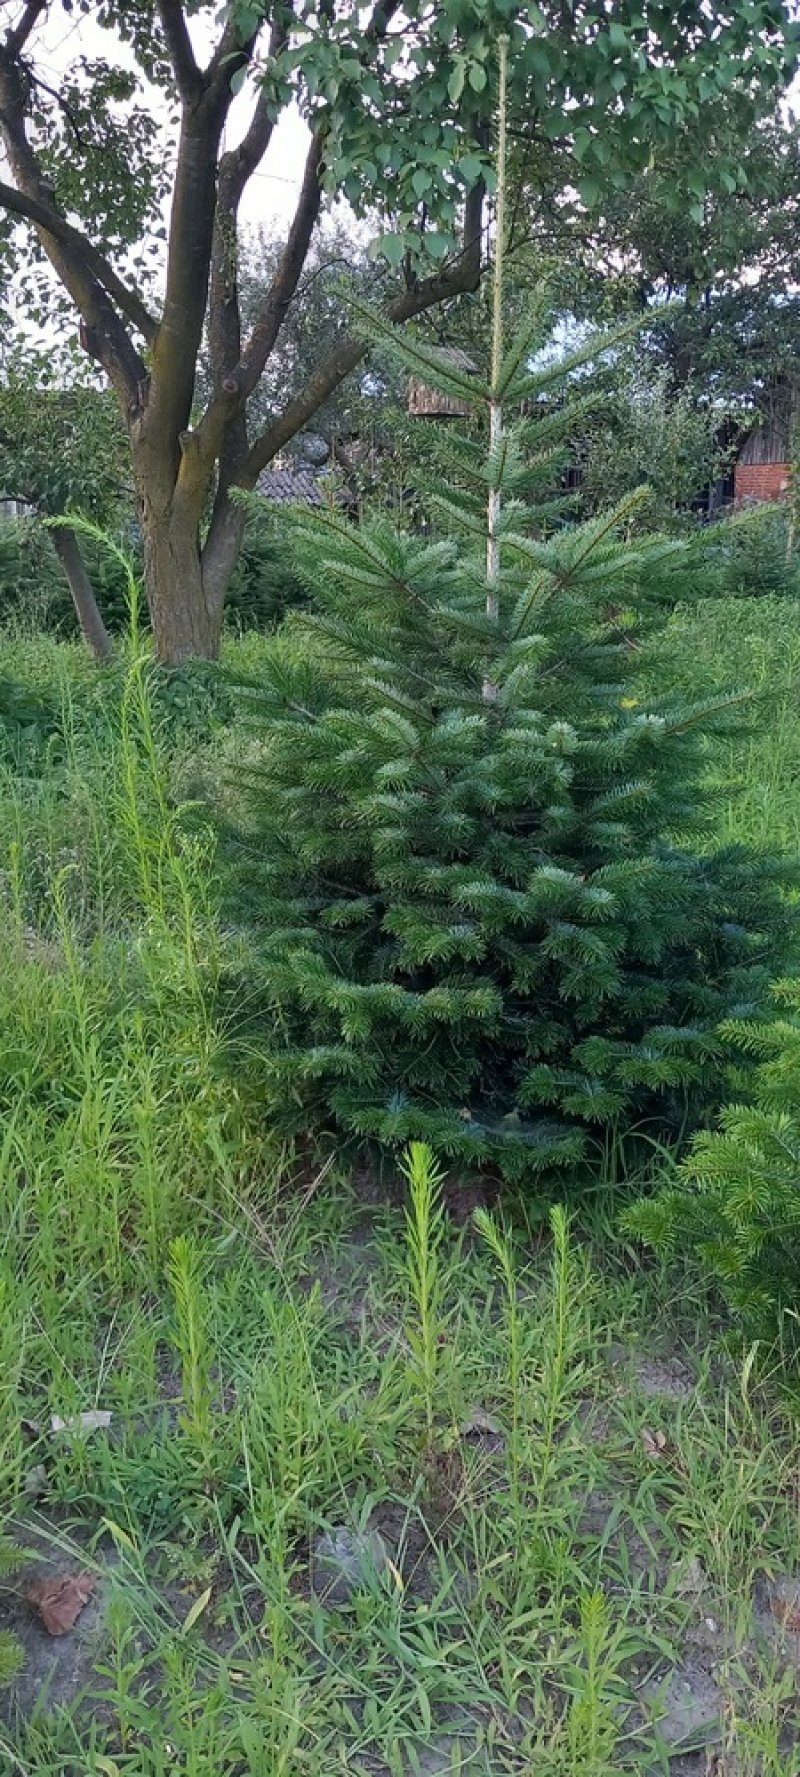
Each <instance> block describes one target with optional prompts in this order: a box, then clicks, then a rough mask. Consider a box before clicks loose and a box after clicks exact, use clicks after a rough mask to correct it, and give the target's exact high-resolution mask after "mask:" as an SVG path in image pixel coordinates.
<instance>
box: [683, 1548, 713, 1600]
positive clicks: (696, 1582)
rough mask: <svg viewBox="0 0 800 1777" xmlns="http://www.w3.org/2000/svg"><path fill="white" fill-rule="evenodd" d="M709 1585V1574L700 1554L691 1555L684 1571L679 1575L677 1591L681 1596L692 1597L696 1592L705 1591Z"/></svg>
mask: <svg viewBox="0 0 800 1777" xmlns="http://www.w3.org/2000/svg"><path fill="white" fill-rule="evenodd" d="M707 1585H708V1575H707V1573H706V1570H705V1568H704V1566H703V1563H702V1561H701V1560H700V1556H699V1555H690V1556H689V1559H688V1561H687V1562H686V1564H685V1566H684V1568H683V1571H682V1573H681V1574H680V1575H679V1578H678V1583H677V1588H676V1589H677V1592H678V1596H679V1597H680V1598H690V1597H691V1596H692V1595H693V1594H694V1593H698V1592H704V1591H705V1590H706V1587H707Z"/></svg>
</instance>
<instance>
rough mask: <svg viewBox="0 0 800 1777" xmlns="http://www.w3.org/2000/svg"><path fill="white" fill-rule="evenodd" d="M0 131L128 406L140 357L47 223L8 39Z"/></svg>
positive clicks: (54, 260) (89, 274)
mask: <svg viewBox="0 0 800 1777" xmlns="http://www.w3.org/2000/svg"><path fill="white" fill-rule="evenodd" d="M29 10H30V9H29ZM0 135H2V138H3V142H4V144H5V148H6V152H7V154H8V159H9V164H10V167H11V172H12V176H13V178H14V180H15V181H16V185H17V188H18V190H19V191H20V192H22V193H24V194H25V196H26V197H28V198H31V199H33V200H34V201H35V202H36V203H37V204H38V205H40V206H42V207H43V208H44V209H45V211H47V212H48V222H47V223H46V224H43V223H41V222H35V223H34V226H35V227H36V228H37V229H38V231H39V238H40V240H41V243H42V246H43V248H44V251H45V253H46V254H47V257H48V259H49V260H50V263H51V265H53V267H54V268H55V270H56V272H57V273H58V276H59V277H60V279H61V282H62V284H64V285H65V287H66V289H67V290H68V291H69V294H70V296H71V297H72V299H73V302H74V303H75V306H76V308H77V309H78V312H79V314H80V315H81V317H82V319H83V322H84V325H85V327H86V330H87V335H90V336H91V339H92V349H93V352H94V354H95V356H96V357H97V358H98V359H99V360H100V362H101V363H102V364H103V367H104V369H105V370H106V372H107V375H108V377H109V379H110V381H111V382H112V383H113V385H114V388H115V389H116V391H117V394H118V396H119V398H120V401H121V403H122V404H123V407H125V408H126V409H131V408H132V407H135V405H136V404H137V402H138V399H139V391H140V389H141V387H142V384H143V382H144V379H145V366H144V363H143V360H142V358H141V356H140V354H139V352H137V350H136V347H135V346H134V344H133V341H132V339H131V337H130V335H129V333H128V331H127V329H126V327H125V326H124V324H123V322H122V321H121V319H120V317H119V315H118V314H117V312H116V310H115V309H114V308H113V307H112V304H111V302H110V300H109V296H108V293H107V291H106V289H105V286H104V284H103V282H101V280H100V277H99V276H98V275H97V274H96V273H95V272H94V271H93V270H90V269H89V266H88V265H87V262H86V258H85V254H84V252H83V249H82V248H81V249H79V248H78V247H76V246H75V245H74V244H73V243H66V242H64V241H63V239H59V237H58V235H57V234H55V233H53V232H52V228H51V223H52V219H53V216H54V215H55V214H56V213H55V212H53V209H52V201H51V193H50V188H49V186H48V185H47V183H46V181H45V179H44V178H43V176H42V172H41V169H40V167H39V163H38V161H37V159H36V155H35V154H34V152H33V149H32V148H31V145H30V142H29V141H28V137H27V134H26V120H25V82H24V79H23V74H22V69H21V67H20V64H19V60H18V58H17V56H16V55H15V54H13V53H12V52H11V51H10V50H9V48H8V45H7V42H6V43H4V44H3V45H2V46H0ZM107 269H110V268H107Z"/></svg>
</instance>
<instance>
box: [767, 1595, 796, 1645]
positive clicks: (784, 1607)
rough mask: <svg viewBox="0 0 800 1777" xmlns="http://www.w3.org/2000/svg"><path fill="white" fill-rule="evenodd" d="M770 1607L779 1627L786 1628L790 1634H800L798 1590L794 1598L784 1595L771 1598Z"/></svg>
mask: <svg viewBox="0 0 800 1777" xmlns="http://www.w3.org/2000/svg"><path fill="white" fill-rule="evenodd" d="M770 1607H771V1610H772V1614H773V1616H774V1617H776V1618H777V1620H778V1622H779V1623H780V1625H781V1628H783V1629H788V1630H789V1631H790V1633H791V1634H792V1635H798V1634H800V1590H798V1592H797V1593H796V1595H795V1597H794V1598H791V1597H789V1598H787V1597H786V1596H785V1595H784V1596H783V1597H781V1596H780V1595H778V1596H775V1597H773V1598H771V1599H770Z"/></svg>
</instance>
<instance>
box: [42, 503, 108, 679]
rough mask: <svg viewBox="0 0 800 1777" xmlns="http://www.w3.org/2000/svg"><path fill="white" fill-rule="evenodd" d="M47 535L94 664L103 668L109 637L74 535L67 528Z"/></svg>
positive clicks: (56, 529) (55, 529) (55, 527)
mask: <svg viewBox="0 0 800 1777" xmlns="http://www.w3.org/2000/svg"><path fill="white" fill-rule="evenodd" d="M50 535H51V537H52V539H53V548H54V549H55V552H56V555H57V556H58V559H59V561H60V563H61V566H62V568H63V569H64V573H65V575H66V578H67V582H68V585H69V589H70V592H71V593H72V603H73V605H74V606H75V614H76V616H77V619H78V622H79V624H80V626H81V630H82V632H83V637H84V640H85V641H86V642H87V643H88V646H89V648H90V649H91V652H92V653H93V655H94V657H95V660H97V661H99V662H100V664H101V665H102V664H103V663H104V662H105V661H107V660H110V658H111V653H112V642H111V637H110V635H109V633H108V630H107V629H106V626H105V624H104V622H103V619H102V617H101V615H100V608H99V605H98V603H97V599H96V598H95V596H94V590H93V588H92V583H91V580H90V579H89V575H88V573H87V572H86V563H85V561H84V559H83V555H82V553H81V547H80V544H79V542H78V539H77V537H76V535H75V532H74V531H73V530H71V529H70V527H69V525H61V524H60V525H54V526H53V528H52V530H51V532H50Z"/></svg>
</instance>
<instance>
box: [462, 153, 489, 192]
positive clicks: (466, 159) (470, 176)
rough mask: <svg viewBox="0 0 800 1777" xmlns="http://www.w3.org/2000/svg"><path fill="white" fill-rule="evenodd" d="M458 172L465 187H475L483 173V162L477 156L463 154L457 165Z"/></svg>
mask: <svg viewBox="0 0 800 1777" xmlns="http://www.w3.org/2000/svg"><path fill="white" fill-rule="evenodd" d="M458 170H459V172H460V173H461V175H462V177H463V178H464V179H465V180H466V183H467V185H477V183H478V180H479V179H480V177H481V174H482V172H483V161H482V160H481V158H480V155H479V154H463V155H462V156H461V159H460V161H459V163H458Z"/></svg>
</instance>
